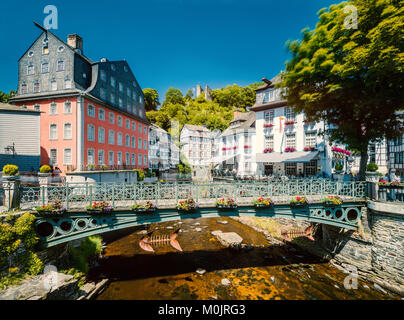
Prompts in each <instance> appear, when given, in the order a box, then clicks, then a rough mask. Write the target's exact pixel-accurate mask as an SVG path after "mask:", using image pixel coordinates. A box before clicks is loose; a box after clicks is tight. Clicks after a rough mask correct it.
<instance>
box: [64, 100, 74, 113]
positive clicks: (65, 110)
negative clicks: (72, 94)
mask: <svg viewBox="0 0 404 320" xmlns="http://www.w3.org/2000/svg"><path fill="white" fill-rule="evenodd" d="M67 105H70V111H69V112H68V111H67V108H66V106H67ZM72 112H73V109H72V102H71V101H65V102H64V103H63V113H64V114H72Z"/></svg>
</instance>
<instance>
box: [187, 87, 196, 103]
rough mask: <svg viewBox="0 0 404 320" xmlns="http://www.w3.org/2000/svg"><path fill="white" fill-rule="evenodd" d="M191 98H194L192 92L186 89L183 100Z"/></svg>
mask: <svg viewBox="0 0 404 320" xmlns="http://www.w3.org/2000/svg"><path fill="white" fill-rule="evenodd" d="M193 97H194V93H193V92H192V90H191V89H188V91H187V94H186V95H185V100H187V101H189V100H192V98H193Z"/></svg>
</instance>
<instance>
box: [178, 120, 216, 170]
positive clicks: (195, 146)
mask: <svg viewBox="0 0 404 320" xmlns="http://www.w3.org/2000/svg"><path fill="white" fill-rule="evenodd" d="M180 143H181V153H182V154H183V155H184V156H185V158H186V159H187V160H188V163H189V165H191V166H209V165H210V164H211V158H212V144H213V134H212V132H211V131H210V130H209V129H208V128H206V127H204V126H196V125H191V124H186V125H184V127H183V128H182V130H181V134H180Z"/></svg>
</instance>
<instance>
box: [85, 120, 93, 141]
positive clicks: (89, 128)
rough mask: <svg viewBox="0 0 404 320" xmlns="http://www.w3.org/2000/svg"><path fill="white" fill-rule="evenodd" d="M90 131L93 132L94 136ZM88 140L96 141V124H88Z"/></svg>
mask: <svg viewBox="0 0 404 320" xmlns="http://www.w3.org/2000/svg"><path fill="white" fill-rule="evenodd" d="M90 133H92V136H91V135H90ZM87 141H95V125H93V124H91V123H89V124H88V125H87Z"/></svg>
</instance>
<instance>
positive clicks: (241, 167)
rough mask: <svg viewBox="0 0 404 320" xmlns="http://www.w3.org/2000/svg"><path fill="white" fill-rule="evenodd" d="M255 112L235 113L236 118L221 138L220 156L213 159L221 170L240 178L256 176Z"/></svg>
mask: <svg viewBox="0 0 404 320" xmlns="http://www.w3.org/2000/svg"><path fill="white" fill-rule="evenodd" d="M256 151H257V150H256V139H255V112H247V113H241V112H240V111H238V110H237V111H235V112H234V118H233V120H232V121H231V122H230V126H229V128H227V129H226V130H225V131H223V133H222V134H221V135H220V137H219V156H216V157H214V158H213V159H212V162H213V163H215V164H218V165H219V166H218V167H219V169H224V170H229V171H232V172H234V173H236V174H237V175H238V176H240V177H244V176H251V175H256V173H257V164H256V161H255V154H256Z"/></svg>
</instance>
